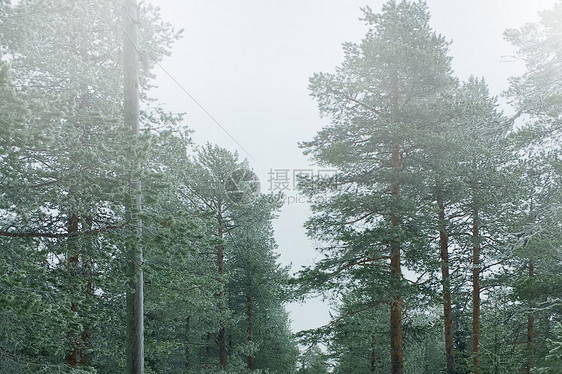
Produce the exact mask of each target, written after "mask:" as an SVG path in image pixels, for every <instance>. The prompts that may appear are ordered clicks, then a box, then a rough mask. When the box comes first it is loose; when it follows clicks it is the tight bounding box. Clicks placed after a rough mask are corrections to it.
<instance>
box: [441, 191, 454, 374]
mask: <svg viewBox="0 0 562 374" xmlns="http://www.w3.org/2000/svg"><path fill="white" fill-rule="evenodd" d="M437 205H438V207H439V246H440V249H441V283H442V285H443V323H444V327H445V356H446V359H447V374H454V372H455V345H454V342H453V311H452V308H451V279H450V275H449V235H448V233H447V230H446V228H445V205H444V203H443V197H442V195H441V191H440V190H438V191H437Z"/></svg>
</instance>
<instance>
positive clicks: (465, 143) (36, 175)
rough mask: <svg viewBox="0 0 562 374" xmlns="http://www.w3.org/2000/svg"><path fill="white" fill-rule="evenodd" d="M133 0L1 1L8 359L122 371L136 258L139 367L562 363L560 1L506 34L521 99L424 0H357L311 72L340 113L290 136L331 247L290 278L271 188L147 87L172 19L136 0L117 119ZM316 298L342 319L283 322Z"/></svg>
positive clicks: (397, 369)
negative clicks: (463, 73) (131, 95)
mask: <svg viewBox="0 0 562 374" xmlns="http://www.w3.org/2000/svg"><path fill="white" fill-rule="evenodd" d="M122 8H123V4H122V2H121V1H118V0H112V1H110V0H104V1H93V0H83V1H76V2H70V1H65V0H48V1H44V0H20V1H16V2H13V3H11V2H10V1H0V35H1V39H0V123H1V126H0V157H1V159H2V163H1V164H0V186H1V189H0V213H1V214H0V245H1V249H2V250H1V251H0V328H1V331H0V372H1V373H58V372H63V373H64V372H66V373H104V374H105V373H123V372H127V371H128V367H127V358H126V355H127V352H128V351H129V350H130V348H128V347H127V344H128V343H127V342H128V340H127V323H128V322H127V313H128V312H127V310H128V309H127V295H128V294H129V295H130V294H131V292H132V290H131V284H132V279H131V278H132V276H133V275H132V274H131V272H130V269H131V268H132V267H133V268H135V267H140V268H142V269H143V272H144V282H143V284H144V303H145V304H144V325H143V326H144V341H145V347H144V365H145V372H146V373H201V374H203V373H212V372H230V373H245V372H256V373H279V374H281V373H306V374H326V373H341V374H353V373H393V374H401V373H411V374H414V373H415V374H418V373H426V374H429V373H447V374H451V373H474V374H479V373H516V372H526V373H536V374H540V373H543V374H544V373H546V374H555V373H559V372H561V371H562V274H561V273H562V272H561V270H562V249H561V242H562V241H561V238H562V232H561V229H562V226H561V223H560V218H561V216H562V212H561V209H560V208H561V197H562V196H561V193H562V192H561V191H562V189H561V188H560V187H561V186H560V184H561V182H562V180H561V178H560V176H561V173H562V167H561V164H560V132H561V130H562V126H561V120H562V83H561V82H562V28H561V27H560V24H561V23H560V19H562V3H560V2H559V3H558V4H557V5H556V6H555V7H554V8H553V9H550V10H546V11H544V12H543V13H541V18H540V22H539V23H537V24H530V25H526V26H524V27H523V28H521V29H513V30H507V31H506V32H505V34H504V35H505V38H506V39H507V40H508V41H509V42H511V43H512V44H513V45H514V47H515V49H516V56H515V57H516V58H518V59H519V60H521V61H523V62H524V63H525V66H526V69H525V72H524V73H523V74H522V75H521V76H518V77H513V78H512V79H511V80H510V82H509V83H510V85H509V89H508V90H507V91H506V92H505V93H503V96H504V98H505V99H506V101H507V102H508V104H507V105H509V106H510V107H509V109H506V111H508V112H513V114H510V115H506V114H505V113H504V112H503V111H502V110H500V108H499V105H498V102H497V98H495V97H494V96H492V95H491V94H490V93H489V91H488V88H487V85H486V82H485V80H484V79H483V78H477V77H471V78H469V79H468V80H467V81H464V82H463V81H460V80H459V79H458V78H457V77H456V76H455V75H454V72H453V71H452V68H451V56H450V55H449V46H450V42H449V41H448V40H447V39H446V38H445V37H444V36H441V35H439V34H438V33H436V32H435V31H434V30H433V29H432V28H431V26H430V15H429V12H428V9H427V6H426V4H425V3H424V2H423V1H415V2H411V1H392V0H391V1H388V2H386V3H385V5H384V6H383V7H382V11H381V12H380V13H375V12H373V11H372V10H371V9H370V8H368V7H366V8H365V9H364V10H363V18H362V20H363V21H364V22H365V23H366V25H367V27H368V32H367V34H366V36H365V37H364V39H363V40H361V41H360V42H359V43H346V44H344V52H345V55H344V61H343V63H342V64H341V65H340V66H339V67H338V68H337V69H336V71H335V73H318V74H315V75H314V76H313V77H312V78H311V79H310V86H309V88H310V92H311V95H312V96H313V98H315V99H316V100H317V102H318V105H319V109H320V112H321V115H323V116H326V117H328V118H330V119H331V125H329V126H326V127H325V128H323V129H322V130H320V131H319V132H318V134H317V135H316V136H315V137H314V139H312V140H310V141H306V142H303V143H302V144H301V146H302V148H303V150H304V152H305V153H306V154H308V155H309V156H310V157H311V158H312V159H313V160H314V161H315V162H316V163H317V164H319V165H322V166H326V167H330V168H333V169H335V170H337V171H338V172H337V174H335V175H334V176H333V177H332V178H333V180H330V181H326V180H316V179H314V178H306V177H303V178H302V179H301V180H300V181H299V188H300V191H301V193H302V194H303V195H305V196H307V197H308V198H309V199H310V201H311V206H312V212H313V214H312V216H311V218H310V219H309V220H308V222H307V223H306V227H307V229H308V233H309V235H310V237H311V238H314V239H315V240H316V242H317V243H320V248H319V250H320V252H321V254H322V259H321V260H319V261H318V262H316V263H315V264H314V265H313V266H310V267H308V268H304V269H302V270H301V271H299V272H298V273H297V274H296V275H294V276H290V273H289V269H287V268H284V267H282V266H281V265H279V263H278V262H277V258H278V255H277V254H276V251H277V246H276V244H275V240H274V235H273V229H272V220H273V219H274V218H275V216H276V215H277V214H278V212H279V209H280V208H281V205H282V200H283V199H282V196H276V195H263V194H260V193H259V186H258V181H257V179H256V176H255V175H254V174H253V172H252V171H251V166H250V165H249V163H248V162H247V161H246V160H242V159H240V158H239V156H238V155H237V154H236V153H235V152H230V151H228V150H226V149H223V148H220V147H218V146H214V145H210V144H208V145H205V146H196V145H194V144H193V143H192V142H191V141H190V139H189V134H190V133H189V130H188V129H186V128H185V127H183V125H182V123H183V122H182V121H183V117H182V115H181V114H175V113H169V112H166V111H164V110H163V109H162V108H161V107H160V106H159V105H158V102H157V100H155V99H154V98H152V97H150V94H149V93H150V87H151V82H152V79H153V78H154V75H153V73H151V70H152V68H154V67H155V66H156V64H157V63H159V61H161V60H162V59H163V58H164V57H165V56H167V55H169V54H170V51H171V48H172V45H173V42H174V41H175V40H176V39H177V38H179V37H180V36H181V32H178V31H176V30H174V29H173V28H172V27H171V25H169V24H168V23H166V22H165V21H163V20H162V19H161V18H160V15H159V13H158V10H157V8H153V7H151V6H150V5H147V4H145V3H143V4H142V6H141V7H140V16H139V19H138V20H135V22H136V23H137V24H138V27H139V38H138V40H139V45H138V47H136V48H137V49H138V50H137V52H138V58H139V59H140V61H141V71H140V86H141V112H140V122H141V131H140V133H139V134H138V135H134V134H132V133H131V129H130V128H129V127H128V126H127V125H126V124H125V122H124V119H123V117H124V115H123V107H124V99H123V53H122V50H123V43H126V42H127V36H128V35H124V32H123V9H122ZM125 34H126V33H125ZM129 37H130V36H129ZM324 178H325V177H324ZM135 181H142V190H140V189H139V190H136V189H135V188H132V186H134V183H135ZM139 198H141V199H139ZM140 200H142V204H139V202H140ZM140 222H142V225H139V223H140ZM141 226H142V227H141ZM139 247H142V249H143V255H144V257H143V258H142V261H138V263H133V262H134V261H136V260H134V259H135V257H134V256H132V255H131V253H133V252H135V251H137V250H138V248H139ZM311 295H322V296H324V297H325V298H326V299H327V300H330V301H331V302H332V304H333V308H334V310H333V318H332V320H331V321H330V322H329V324H327V325H326V326H323V327H321V328H318V329H315V330H309V331H304V332H301V333H299V334H298V336H294V335H293V334H292V333H291V332H290V329H289V325H288V315H287V313H286V311H285V304H286V303H287V302H289V301H292V300H297V299H304V298H307V297H310V296H311ZM299 344H300V349H301V351H302V352H301V353H299V346H298V345H299ZM129 369H130V368H129Z"/></svg>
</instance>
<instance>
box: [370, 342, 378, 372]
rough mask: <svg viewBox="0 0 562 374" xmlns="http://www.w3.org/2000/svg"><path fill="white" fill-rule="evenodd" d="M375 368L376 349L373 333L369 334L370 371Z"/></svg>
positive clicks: (373, 370)
mask: <svg viewBox="0 0 562 374" xmlns="http://www.w3.org/2000/svg"><path fill="white" fill-rule="evenodd" d="M376 370H377V351H376V347H375V334H373V335H372V336H371V373H374V372H375V371H376Z"/></svg>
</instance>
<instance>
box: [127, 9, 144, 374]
mask: <svg viewBox="0 0 562 374" xmlns="http://www.w3.org/2000/svg"><path fill="white" fill-rule="evenodd" d="M138 23H139V16H138V6H137V0H125V9H124V27H123V70H124V72H123V73H124V79H123V93H124V95H123V96H124V98H123V99H124V102H123V105H124V108H123V109H124V110H123V112H124V120H125V125H127V126H130V127H131V130H132V136H133V137H135V136H138V134H139V75H138V70H139V69H138V63H139V56H138V51H137V34H138ZM130 188H131V193H132V194H133V196H132V197H133V201H134V203H133V206H132V207H131V209H130V210H131V211H130V212H129V214H130V215H131V218H132V220H131V222H132V223H133V225H134V227H135V230H136V233H137V240H136V241H135V242H134V243H132V245H130V248H129V259H128V262H129V263H128V267H129V269H128V270H129V274H128V276H129V287H128V288H127V357H126V364H127V365H126V366H127V373H128V374H143V373H144V299H143V294H144V289H143V288H144V275H143V270H142V263H143V254H142V247H141V245H140V239H141V236H142V221H141V219H140V216H139V214H140V211H141V182H140V180H133V181H131V183H130Z"/></svg>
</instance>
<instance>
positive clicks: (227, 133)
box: [155, 61, 257, 162]
mask: <svg viewBox="0 0 562 374" xmlns="http://www.w3.org/2000/svg"><path fill="white" fill-rule="evenodd" d="M155 62H156V65H157V66H158V67H159V68H160V69H162V71H163V72H164V73H166V75H168V77H170V79H171V80H172V81H174V83H175V84H177V85H178V87H179V88H180V89H181V90H182V91H183V92H184V93H185V94H186V95H187V96H189V98H190V99H191V100H192V101H193V102H194V103H195V104H196V105H197V106H198V107H199V108H201V110H202V111H203V112H204V113H205V114H206V115H207V116H208V117H209V118H210V119H211V120H212V121H213V122H214V123H215V124H216V125H217V126H219V127H220V128H221V130H222V131H224V132H225V134H226V135H228V136H229V137H230V139H232V140H233V141H234V142H235V143H236V144H237V145H238V146H239V147H240V149H242V150H243V151H244V152H245V153H246V154H247V155H248V156H249V157H250V158H251V159H252V160H254V161H255V162H257V161H256V159H255V158H254V157H253V156H252V155H251V154H250V152H248V151H247V150H246V149H245V148H244V147H243V146H242V144H240V143H239V142H238V141H237V140H236V139H235V138H234V136H232V135H231V134H230V133H229V132H228V131H227V130H226V129H225V128H224V126H223V125H221V124H220V122H219V121H218V120H217V119H216V118H215V117H213V115H212V114H211V113H209V111H208V110H207V109H205V107H204V106H203V105H201V103H200V102H199V101H197V99H195V97H193V95H192V94H190V93H189V91H187V90H186V89H185V87H183V85H182V84H181V83H180V82H179V81H178V80H177V79H176V78H174V76H173V75H172V74H171V73H170V72H169V71H168V70H166V69H165V68H164V67H163V66H162V64H160V63H159V62H158V61H155Z"/></svg>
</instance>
